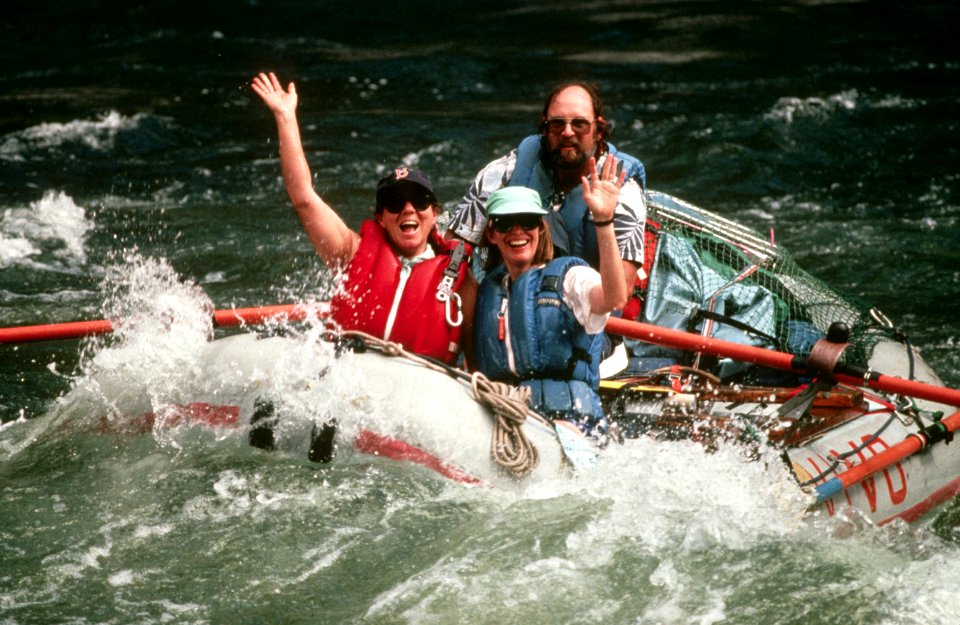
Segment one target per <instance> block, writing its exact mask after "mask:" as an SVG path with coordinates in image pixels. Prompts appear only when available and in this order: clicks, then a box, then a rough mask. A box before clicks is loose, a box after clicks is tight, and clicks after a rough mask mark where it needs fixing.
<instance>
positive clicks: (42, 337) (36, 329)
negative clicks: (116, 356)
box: [0, 304, 309, 343]
mask: <svg viewBox="0 0 960 625" xmlns="http://www.w3.org/2000/svg"><path fill="white" fill-rule="evenodd" d="M308 312H309V309H308V308H307V307H305V306H303V305H301V304H287V305H280V306H256V307H254V308H228V309H225V310H215V311H213V326H214V327H217V328H219V327H230V326H238V325H241V324H244V323H248V324H251V325H256V324H261V323H264V322H265V321H267V320H268V319H271V318H274V317H285V318H286V319H289V320H290V321H301V320H302V319H304V318H305V317H306V316H307V314H308ZM109 332H113V324H112V323H111V322H110V321H108V320H106V319H101V320H98V321H72V322H69V323H49V324H44V325H36V326H18V327H13V328H0V343H31V342H34V341H52V340H56V339H76V338H80V337H84V336H94V335H97V334H107V333H109Z"/></svg>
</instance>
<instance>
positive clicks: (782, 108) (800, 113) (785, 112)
mask: <svg viewBox="0 0 960 625" xmlns="http://www.w3.org/2000/svg"><path fill="white" fill-rule="evenodd" d="M858 98H859V94H858V93H857V90H856V89H849V90H847V91H842V92H840V93H835V94H833V95H830V96H827V97H825V98H822V97H817V96H812V97H808V98H797V97H784V98H780V99H779V100H777V102H776V104H774V105H773V108H772V109H771V110H770V111H769V112H768V113H767V114H766V118H767V119H772V120H777V121H782V122H786V123H788V124H790V123H792V122H793V121H794V120H796V119H800V118H826V117H829V116H831V115H832V114H834V113H836V112H837V111H849V110H853V109H855V108H856V107H857V102H858Z"/></svg>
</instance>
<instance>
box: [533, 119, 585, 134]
mask: <svg viewBox="0 0 960 625" xmlns="http://www.w3.org/2000/svg"><path fill="white" fill-rule="evenodd" d="M567 124H570V127H571V128H573V131H574V132H575V133H577V134H583V133H585V132H587V131H588V130H590V126H592V125H593V122H592V121H590V120H589V119H584V118H582V117H575V118H573V119H570V120H567V119H562V118H559V117H554V118H552V119H548V120H546V121H545V122H543V126H544V128H546V129H547V130H549V131H550V132H552V133H554V134H560V133H561V132H563V131H564V130H565V129H566V127H567Z"/></svg>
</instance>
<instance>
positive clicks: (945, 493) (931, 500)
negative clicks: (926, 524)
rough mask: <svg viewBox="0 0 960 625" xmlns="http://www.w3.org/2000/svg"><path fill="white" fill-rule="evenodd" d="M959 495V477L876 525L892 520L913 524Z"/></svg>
mask: <svg viewBox="0 0 960 625" xmlns="http://www.w3.org/2000/svg"><path fill="white" fill-rule="evenodd" d="M958 493H960V477H958V478H957V479H955V480H953V481H952V482H950V483H948V484H947V485H946V486H942V487H940V488H938V489H937V490H935V491H933V493H932V494H931V495H930V496H929V497H927V498H926V499H924V500H923V501H921V502H920V503H918V504H917V505H915V506H913V507H912V508H909V509H908V510H904V511H903V512H901V513H900V514H895V515H893V516H892V517H890V518H888V519H884V520H882V521H880V522H879V523H878V524H877V525H884V524H886V523H889V522H890V521H892V520H894V519H903V520H904V521H906V522H907V523H913V522H914V521H916V520H917V519H919V518H921V517H922V516H923V515H925V514H926V513H928V512H930V511H931V510H933V509H934V508H936V507H937V506H939V505H941V504H943V503H946V502H948V501H950V500H951V499H953V498H954V497H956V496H957V494H958Z"/></svg>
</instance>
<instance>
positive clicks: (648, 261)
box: [622, 217, 660, 320]
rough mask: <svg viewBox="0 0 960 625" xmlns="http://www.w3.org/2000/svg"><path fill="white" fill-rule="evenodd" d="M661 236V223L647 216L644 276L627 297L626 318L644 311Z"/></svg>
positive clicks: (635, 317)
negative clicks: (658, 240) (644, 301)
mask: <svg viewBox="0 0 960 625" xmlns="http://www.w3.org/2000/svg"><path fill="white" fill-rule="evenodd" d="M659 236H660V224H659V223H657V222H655V221H653V220H652V219H650V218H649V217H648V218H647V223H646V227H645V228H644V229H643V267H642V268H643V273H644V274H645V275H644V276H643V277H642V278H640V277H638V278H637V283H636V284H635V285H634V287H633V293H631V294H630V297H629V298H628V299H627V303H626V305H625V306H624V307H623V313H622V316H623V318H624V319H631V320H632V319H640V314H641V313H642V312H643V295H644V293H646V292H647V282H649V281H650V272H651V271H653V261H654V259H655V258H656V257H657V238H658V237H659Z"/></svg>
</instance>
